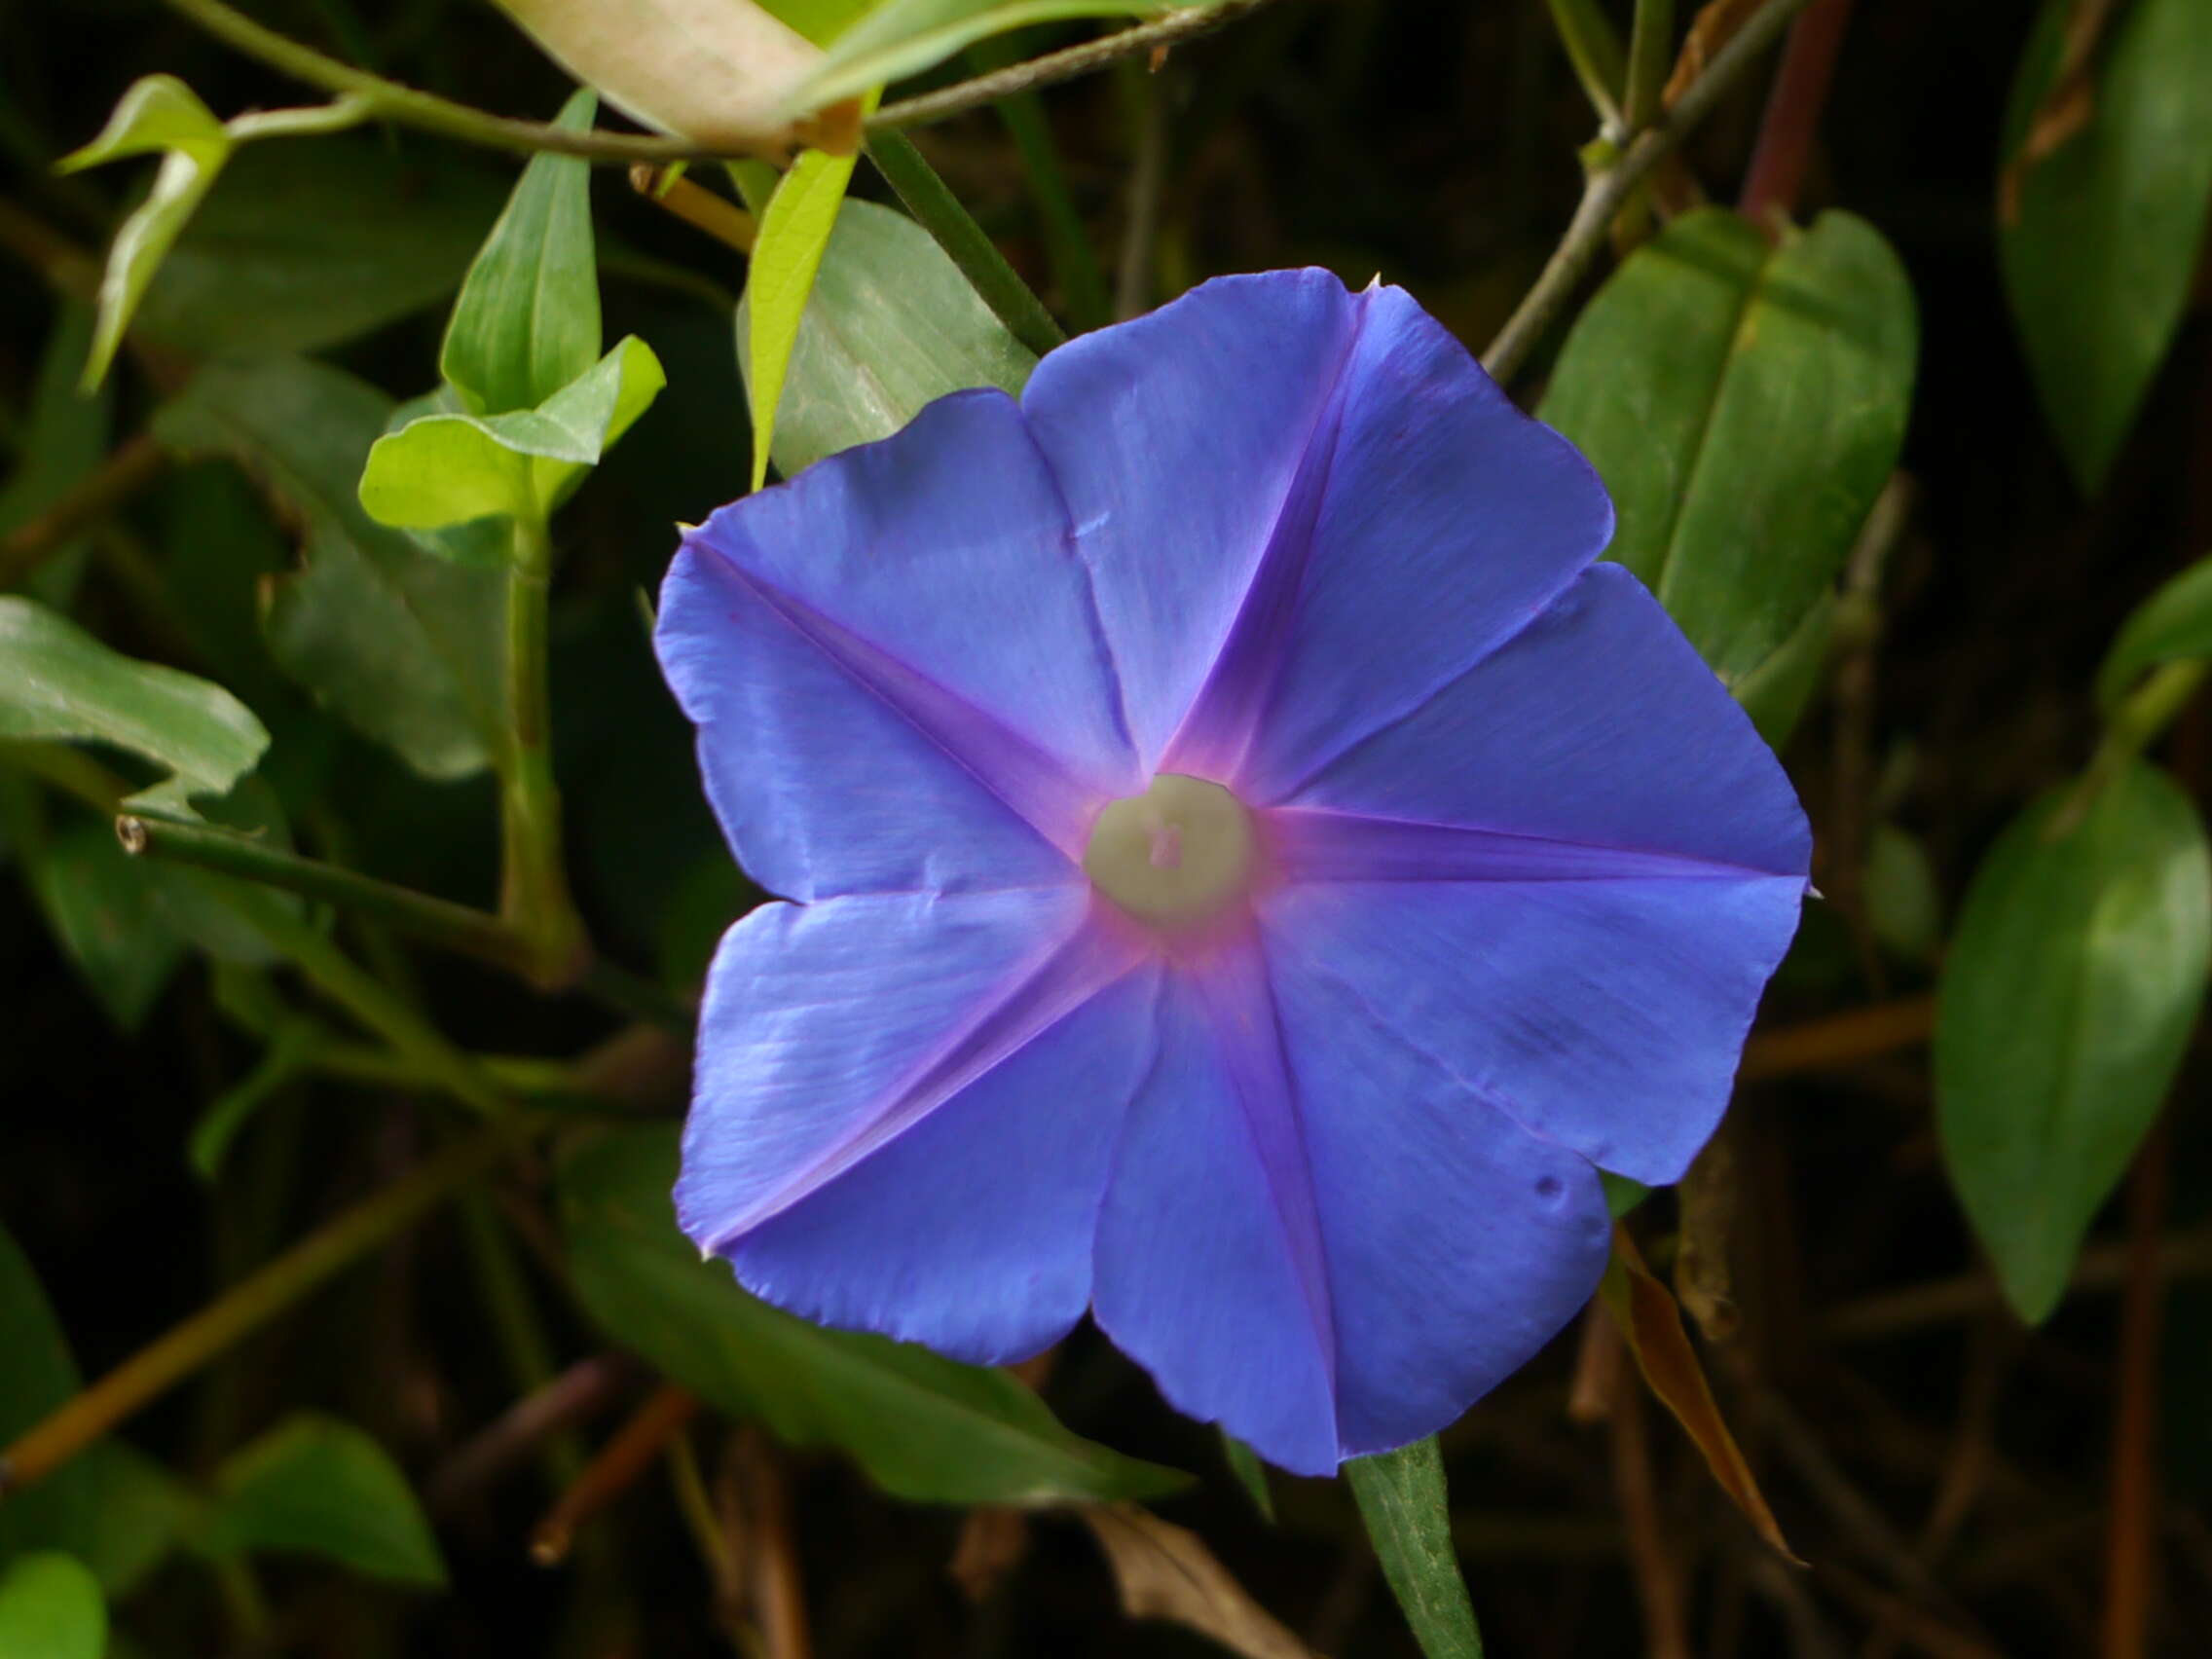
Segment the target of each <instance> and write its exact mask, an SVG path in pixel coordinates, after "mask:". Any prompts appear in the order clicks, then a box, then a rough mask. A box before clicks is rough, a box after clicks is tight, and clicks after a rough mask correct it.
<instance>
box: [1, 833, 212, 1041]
mask: <svg viewBox="0 0 2212 1659" xmlns="http://www.w3.org/2000/svg"><path fill="white" fill-rule="evenodd" d="M26 866H27V867H26V873H27V874H28V875H29V877H30V885H31V892H32V894H33V895H34V896H35V897H36V898H37V900H38V903H39V908H40V909H41V910H43V911H44V912H45V914H46V922H47V926H48V927H49V928H51V929H52V930H53V932H54V937H55V942H56V943H58V944H59V945H60V946H61V950H62V954H63V955H65V956H67V957H68V958H69V960H70V962H71V964H72V965H74V966H75V968H76V970H77V972H78V974H79V975H80V976H82V977H83V978H84V981H85V984H86V985H87V987H88V988H90V989H91V991H92V996H93V999H94V1000H95V1001H96V1002H98V1004H99V1005H100V1008H101V1009H102V1011H104V1012H105V1013H106V1014H107V1016H108V1018H110V1019H111V1020H113V1021H114V1022H115V1024H116V1025H117V1027H118V1028H120V1029H121V1030H123V1031H125V1032H132V1031H136V1030H137V1029H138V1027H139V1026H140V1025H141V1024H143V1023H144V1021H145V1018H146V1014H148V1012H149V1011H150V1010H151V1009H152V1008H153V1006H154V1003H155V1001H156V1000H157V999H158V998H159V997H160V996H161V994H162V992H163V990H164V989H165V988H166V986H167V984H168V982H169V979H170V977H172V976H173V975H174V974H175V973H176V970H177V967H178V965H179V964H181V963H182V962H183V960H184V951H185V941H184V937H183V935H182V934H180V933H178V931H177V930H176V928H175V926H174V925H173V924H172V923H171V922H170V921H169V918H168V916H167V914H166V912H165V911H164V910H163V908H162V901H161V895H160V893H159V892H158V891H157V889H156V887H155V883H154V881H153V880H151V879H149V875H148V870H147V867H146V866H144V865H142V864H140V863H139V862H138V861H137V860H135V859H133V858H131V857H130V856H129V855H128V854H127V853H125V852H124V850H123V848H122V847H121V846H120V845H119V844H118V843H117V841H116V838H115V833H114V831H113V830H110V829H109V828H108V826H107V825H105V824H95V823H90V822H87V821H84V820H82V819H80V820H78V821H77V822H74V823H72V824H70V825H68V826H67V827H66V828H65V829H63V830H61V831H60V832H59V833H58V834H56V835H55V836H54V837H53V838H52V839H51V840H49V841H47V842H46V843H45V844H44V845H43V846H41V847H39V848H38V849H37V850H36V851H35V853H32V854H31V855H30V856H29V857H28V859H27V860H26Z"/></svg>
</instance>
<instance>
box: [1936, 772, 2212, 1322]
mask: <svg viewBox="0 0 2212 1659" xmlns="http://www.w3.org/2000/svg"><path fill="white" fill-rule="evenodd" d="M2072 796H2073V790H2072V788H2071V787H2061V788H2059V789H2056V790H2053V791H2052V792H2050V793H2048V794H2046V795H2045V796H2044V797H2043V798H2042V799H2041V800H2039V801H2038V802H2037V803H2036V804H2035V805H2033V806H2032V807H2030V808H2029V810H2028V811H2027V812H2025V813H2024V814H2022V815H2021V816H2020V817H2019V818H2018V819H2016V820H2014V821H2013V823H2012V825H2011V827H2010V828H2009V829H2008V830H2006V831H2005V833H2004V834H2003V835H2002V836H2000V837H1999V838H1998V841H1997V844H1996V846H1994V847H1993V848H1991V850H1990V853H1989V856H1988V857H1987V858H1986V859H1985V860H1983V862H1982V866H1981V868H1980V869H1979V870H1978V871H1977V872H1976V873H1975V875H1974V878H1973V882H1972V886H1971V887H1969V888H1968V890H1967V897H1966V903H1965V906H1964V908H1963V910H1962V911H1961V914H1960V917H1959V926H1958V932H1957V934H1956V936H1955V937H1954V938H1953V940H1952V944H1951V952H1950V955H1949V957H1948V959H1947V960H1946V961H1945V963H1944V968H1943V980H1942V989H1941V998H1942V1000H1941V1004H1940V1008H1939V1010H1938V1013H1937V1017H1936V1125H1937V1127H1938V1129H1939V1130H1940V1131H1941V1136H1942V1144H1943V1157H1944V1162H1945V1163H1946V1165H1947V1166H1948V1167H1949V1170H1950V1174H1951V1181H1952V1184H1953V1185H1954V1186H1955V1187H1956V1188H1957V1189H1958V1193H1959V1198H1960V1201H1961V1202H1962V1203H1963V1204H1964V1205H1965V1206H1966V1211H1967V1215H1968V1217H1969V1219H1971V1220H1972V1223H1973V1227H1974V1232H1975V1234H1976V1235H1978V1236H1979V1237H1980V1239H1981V1241H1982V1244H1983V1246H1984V1247H1985V1248H1986V1249H1987V1250H1988V1252H1989V1256H1990V1259H1991V1261H1992V1262H1993V1263H1994V1264H1995V1265H1996V1268H1997V1277H1998V1282H1999V1283H2000V1284H2001V1285H2002V1286H2003V1287H2004V1290H2005V1294H2006V1298H2007V1300H2009V1302H2010V1303H2011V1304H2012V1307H2013V1308H2014V1309H2016V1310H2017V1311H2018V1312H2019V1314H2020V1316H2021V1317H2022V1318H2024V1319H2027V1320H2030V1321H2031V1322H2032V1321H2039V1320H2041V1319H2043V1318H2044V1317H2045V1316H2046V1314H2048V1313H2049V1312H2050V1310H2051V1309H2053V1308H2054V1307H2056V1306H2057V1304H2058V1300H2059V1298H2060V1296H2061V1295H2063V1294H2064V1292H2065V1289H2066V1279H2067V1275H2068V1273H2069V1272H2071V1270H2072V1268H2073V1266H2074V1258H2075V1256H2076V1254H2077V1253H2078V1252H2079V1250H2080V1248H2081V1244H2082V1238H2083V1234H2084V1233H2086V1232H2087V1230H2088V1226H2089V1222H2090V1220H2091V1218H2092V1217H2093V1216H2094V1215H2095V1214H2096V1211H2097V1207H2098V1206H2099V1205H2100V1204H2102V1203H2103V1202H2104V1199H2105V1198H2106V1195H2107V1194H2109V1193H2110V1192H2111V1191H2112V1188H2113V1186H2114V1184H2115V1183H2116V1182H2117V1181H2118V1180H2119V1179H2120V1174H2121V1172H2122V1171H2123V1170H2125V1169H2126V1167H2127V1165H2128V1162H2129V1161H2130V1160H2131V1159H2132V1158H2133V1157H2134V1155H2135V1149H2136V1146H2137V1145H2138V1144H2139V1143H2140V1142H2141V1140H2142V1138H2143V1135H2144V1133H2145V1132H2146V1131H2147V1130H2148V1129H2149V1128H2150V1126H2151V1124H2152V1122H2153V1120H2154V1119H2156V1118H2157V1113H2158V1106H2159V1103H2160V1101H2161V1100H2162V1099H2163V1098H2164V1095H2165V1092H2166V1088H2167V1087H2168V1085H2170V1084H2171V1083H2172V1081H2173V1076H2174V1071H2175V1068H2176V1067H2177V1066H2178V1065H2179V1064H2180V1063H2181V1056H2182V1051H2183V1050H2184V1048H2185V1047H2186V1046H2187V1044H2188V1042H2189V1033H2190V1030H2191V1028H2192V1027H2193V1026H2194V1024H2195V1022H2196V1017H2197V1014H2198V1011H2199V1009H2200V1007H2201V1005H2202V1003H2203V1000H2204V991H2205V980H2206V974H2207V969H2208V967H2212V859H2208V855H2207V851H2206V846H2205V838H2204V827H2203V825H2202V824H2201V823H2200V822H2199V820H2198V818H2197V815H2196V809H2195V807H2194V805H2192V804H2191V802H2190V799H2189V797H2188V795H2186V794H2185V793H2182V792H2181V791H2180V790H2179V789H2177V788H2176V787H2175V786H2174V784H2173V783H2172V781H2171V780H2170V779H2168V778H2167V777H2166V776H2165V775H2164V774H2163V773H2161V772H2159V771H2158V770H2157V768H2155V767H2153V766H2150V765H2147V764H2144V763H2142V762H2134V763H2131V764H2130V766H2129V767H2128V769H2127V770H2125V771H2123V772H2121V773H2120V774H2119V775H2118V776H2117V777H2115V778H2114V779H2113V780H2112V781H2111V782H2110V783H2109V784H2108V785H2107V786H2106V787H2105V788H2104V789H2103V790H2102V791H2101V793H2099V794H2098V795H2097V796H2096V798H2095V799H2094V801H2092V802H2091V803H2090V804H2089V806H2088V809H2087V811H2086V812H2085V813H2081V814H2080V815H2079V822H2076V823H2073V824H2071V825H2068V824H2065V823H2064V822H2062V821H2061V819H2060V815H2061V813H2071V812H2073V811H2074V810H2075V803H2074V802H2073V800H2072Z"/></svg>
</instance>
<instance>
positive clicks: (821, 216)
mask: <svg viewBox="0 0 2212 1659" xmlns="http://www.w3.org/2000/svg"><path fill="white" fill-rule="evenodd" d="M856 159H857V158H856V157H854V156H832V155H828V154H826V153H824V152H823V151H820V150H808V151H807V152H806V153H805V154H803V155H801V156H800V157H799V159H798V160H797V161H796V162H794V163H793V164H792V169H791V171H789V172H787V173H786V174H784V177H783V182H782V183H781V184H779V185H777V186H776V194H775V195H774V196H772V197H771V198H769V201H768V211H767V212H766V213H765V214H763V215H762V216H761V220H760V236H759V240H756V242H755V243H754V245H753V264H752V270H751V275H750V276H748V277H747V278H746V283H745V305H746V325H745V326H746V350H745V361H746V364H747V365H748V374H747V376H746V383H745V384H746V392H747V394H748V395H749V396H750V397H751V399H752V401H753V488H754V489H756V490H757V489H759V488H760V486H761V485H762V484H763V483H764V482H765V481H766V480H767V477H768V454H769V448H770V446H771V445H772V444H773V443H774V442H775V437H776V407H777V405H778V403H780V402H781V401H782V399H783V395H784V377H785V373H786V371H787V370H788V369H789V368H790V367H791V360H792V349H793V345H794V344H795V343H796V342H797V339H798V330H799V320H800V318H801V317H802V316H803V315H804V314H805V312H806V301H807V296H808V294H810V293H811V292H812V291H813V289H814V276H815V273H816V272H817V271H818V270H820V269H821V266H822V255H823V251H824V250H825V249H826V248H827V247H828V246H829V243H830V231H831V230H832V229H833V228H834V227H835V225H836V222H837V206H838V203H841V202H843V201H844V200H845V187H846V186H847V185H848V184H850V183H851V182H852V177H853V163H854V161H855V160H856Z"/></svg>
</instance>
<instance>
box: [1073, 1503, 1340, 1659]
mask: <svg viewBox="0 0 2212 1659" xmlns="http://www.w3.org/2000/svg"><path fill="white" fill-rule="evenodd" d="M1076 1514H1077V1516H1079V1517H1080V1518H1081V1519H1082V1521H1083V1524H1084V1525H1085V1526H1087V1527H1088V1528H1089V1529H1090V1530H1091V1532H1092V1533H1093V1535H1095V1536H1096V1537H1097V1539H1098V1546H1099V1548H1101V1549H1103V1550H1104V1551H1105V1552H1106V1560H1107V1563H1108V1565H1110V1566H1111V1567H1113V1569H1114V1582H1115V1583H1116V1585H1117V1586H1118V1587H1119V1588H1120V1590H1121V1592H1122V1610H1123V1611H1124V1612H1125V1613H1127V1614H1128V1615H1129V1617H1131V1618H1132V1619H1172V1620H1173V1621H1174V1622H1175V1623H1177V1624H1180V1625H1185V1626H1188V1627H1189V1628H1190V1629H1192V1630H1195V1631H1197V1632H1198V1633H1199V1634H1200V1635H1201V1636H1207V1637H1211V1638H1212V1639H1213V1640H1214V1641H1218V1642H1220V1643H1221V1644H1222V1646H1224V1647H1226V1648H1228V1649H1229V1650H1230V1651H1231V1652H1232V1653H1239V1654H1242V1655H1244V1659H1316V1655H1315V1654H1314V1652H1313V1650H1312V1649H1311V1648H1309V1647H1308V1646H1307V1645H1306V1643H1304V1642H1303V1641H1299V1640H1298V1638H1297V1637H1295V1636H1293V1635H1291V1634H1290V1632H1289V1631H1287V1630H1285V1629H1284V1628H1283V1627H1282V1626H1281V1625H1280V1624H1278V1623H1277V1622H1276V1621H1275V1619H1274V1617H1273V1616H1272V1614H1270V1613H1269V1611H1268V1610H1267V1609H1266V1608H1265V1607H1263V1606H1261V1605H1260V1604H1259V1603H1257V1602H1255V1601H1253V1600H1252V1598H1251V1596H1250V1595H1249V1594H1248V1593H1247V1592H1246V1590H1245V1589H1244V1586H1243V1585H1241V1584H1239V1583H1237V1582H1236V1580H1235V1578H1233V1577H1231V1576H1230V1572H1229V1569H1228V1568H1227V1567H1223V1566H1222V1565H1221V1563H1220V1562H1219V1561H1217V1560H1215V1559H1214V1554H1213V1551H1211V1550H1209V1549H1207V1548H1206V1546H1205V1541H1204V1540H1203V1539H1201V1538H1200V1537H1199V1536H1198V1533H1196V1532H1193V1531H1191V1530H1188V1529H1186V1528H1182V1527H1177V1526H1174V1525H1172V1524H1170V1523H1168V1522H1165V1521H1162V1520H1161V1519H1160V1517H1159V1516H1157V1515H1154V1514H1153V1513H1151V1512H1150V1511H1149V1510H1144V1509H1139V1508H1138V1507H1137V1506H1136V1505H1135V1504H1133V1503H1113V1504H1105V1503H1099V1504H1090V1505H1088V1506H1086V1507H1084V1508H1082V1509H1078V1510H1077V1511H1076Z"/></svg>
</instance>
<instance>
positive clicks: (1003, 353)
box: [737, 201, 1037, 478]
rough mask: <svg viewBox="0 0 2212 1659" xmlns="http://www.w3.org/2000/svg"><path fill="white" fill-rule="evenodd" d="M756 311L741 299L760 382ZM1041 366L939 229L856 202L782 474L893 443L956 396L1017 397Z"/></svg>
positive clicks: (838, 240)
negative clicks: (753, 327)
mask: <svg viewBox="0 0 2212 1659" xmlns="http://www.w3.org/2000/svg"><path fill="white" fill-rule="evenodd" d="M749 313H750V300H748V301H746V302H741V303H740V305H739V307H738V313H737V333H738V341H739V350H738V365H739V367H740V368H742V369H743V370H744V371H745V373H746V377H747V381H748V384H749V385H750V384H751V383H752V379H753V374H752V361H751V353H750V351H749V350H746V339H747V334H748V330H749V321H748V317H749ZM1036 366H1037V355H1036V353H1035V352H1033V351H1031V350H1029V349H1028V348H1027V347H1026V346H1023V345H1022V344H1021V343H1020V342H1019V341H1017V340H1016V339H1014V336H1013V335H1012V334H1011V333H1009V332H1008V330H1007V326H1006V324H1005V323H1003V322H1001V321H1000V320H999V319H998V317H997V316H996V315H995V314H994V313H992V311H991V309H990V307H988V306H986V305H985V304H984V303H983V301H982V297H981V296H980V295H978V294H977V292H976V289H975V287H974V285H973V284H972V283H970V282H969V280H968V278H967V277H966V276H962V275H961V273H960V269H959V267H958V266H956V265H954V264H953V263H952V261H951V259H950V258H948V257H947V256H946V254H945V252H944V250H943V249H942V248H940V246H938V244H937V240H936V239H935V238H933V237H932V236H931V235H930V234H929V232H927V231H925V230H923V229H922V227H921V226H919V225H917V224H915V223H914V221H913V220H911V219H909V218H907V217H906V216H905V215H904V214H903V213H898V212H894V211H893V210H892V209H890V208H888V207H878V206H877V205H876V204H875V203H872V202H850V201H849V202H847V203H845V204H844V205H843V206H842V207H841V208H840V209H839V210H838V213H837V224H836V228H835V229H834V230H833V231H831V233H830V244H829V247H828V249H827V251H826V252H825V253H824V255H823V259H822V269H821V271H820V272H819V273H818V274H817V275H816V276H815V279H814V291H813V292H812V294H811V295H809V296H808V298H807V302H806V310H805V312H804V313H803V314H802V315H801V317H800V320H799V327H798V336H797V339H796V340H795V341H794V342H793V348H792V353H791V366H790V368H789V370H788V371H787V374H786V376H785V380H784V389H783V398H782V402H781V404H780V406H779V407H778V409H777V411H776V427H775V435H774V438H773V440H772V445H771V451H770V453H771V455H772V456H773V459H774V460H775V462H776V469H777V470H778V471H779V472H781V473H782V474H783V475H784V476H785V477H786V478H789V477H791V476H792V475H793V473H795V472H797V471H799V470H800V469H801V468H803V467H807V466H811V465H813V464H814V462H816V461H820V460H821V459H822V458H823V457H824V456H826V455H834V454H836V453H837V452H838V451H839V450H843V449H850V448H851V447H852V446H853V445H855V444H863V443H870V442H873V441H874V440H875V439H877V438H887V437H889V436H890V435H891V434H892V433H893V432H896V431H897V430H899V428H900V427H902V426H903V425H904V424H906V423H907V422H908V421H911V420H912V419H913V418H914V417H915V416H916V415H917V414H919V413H920V412H921V410H922V406H923V405H924V404H927V403H930V402H932V401H934V400H935V399H937V398H940V397H942V396H943V395H944V394H945V393H946V392H950V391H961V390H965V389H966V388H967V387H977V386H995V387H1000V388H1002V389H1003V390H1005V391H1007V392H1009V393H1013V394H1018V393H1019V392H1020V390H1021V388H1022V387H1023V385H1024V384H1026V382H1027V381H1028V379H1029V372H1030V370H1032V369H1033V368H1035V367H1036ZM755 401H756V405H757V401H758V399H757V397H756V400H755Z"/></svg>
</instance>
